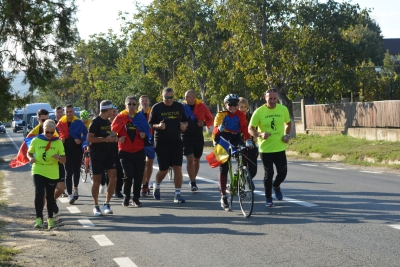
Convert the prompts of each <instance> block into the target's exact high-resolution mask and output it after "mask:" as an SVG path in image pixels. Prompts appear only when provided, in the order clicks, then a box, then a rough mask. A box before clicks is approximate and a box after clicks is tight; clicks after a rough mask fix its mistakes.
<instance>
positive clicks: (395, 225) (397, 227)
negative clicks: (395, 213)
mask: <svg viewBox="0 0 400 267" xmlns="http://www.w3.org/2000/svg"><path fill="white" fill-rule="evenodd" d="M389 226H390V227H392V228H394V229H397V230H400V224H391V225H389Z"/></svg>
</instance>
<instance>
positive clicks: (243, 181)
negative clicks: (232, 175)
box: [238, 169, 254, 218]
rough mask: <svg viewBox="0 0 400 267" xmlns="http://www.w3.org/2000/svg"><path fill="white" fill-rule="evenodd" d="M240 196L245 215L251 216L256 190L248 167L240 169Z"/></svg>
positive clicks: (241, 207)
mask: <svg viewBox="0 0 400 267" xmlns="http://www.w3.org/2000/svg"><path fill="white" fill-rule="evenodd" d="M238 197H239V203H240V209H241V210H242V213H243V215H244V216H245V217H246V218H249V217H250V216H251V213H252V212H253V205H254V191H253V186H252V183H251V178H250V174H249V173H248V171H247V169H241V170H240V171H239V181H238Z"/></svg>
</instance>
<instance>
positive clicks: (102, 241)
mask: <svg viewBox="0 0 400 267" xmlns="http://www.w3.org/2000/svg"><path fill="white" fill-rule="evenodd" d="M92 238H93V239H94V240H96V242H97V243H98V244H99V245H100V246H101V247H104V246H113V245H114V243H113V242H111V240H110V239H108V238H107V237H106V235H94V236H92Z"/></svg>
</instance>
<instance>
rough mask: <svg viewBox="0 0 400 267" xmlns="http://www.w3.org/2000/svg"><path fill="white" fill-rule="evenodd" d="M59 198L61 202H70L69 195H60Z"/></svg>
mask: <svg viewBox="0 0 400 267" xmlns="http://www.w3.org/2000/svg"><path fill="white" fill-rule="evenodd" d="M57 199H58V200H60V202H61V203H68V202H69V201H68V198H67V197H59V198H57Z"/></svg>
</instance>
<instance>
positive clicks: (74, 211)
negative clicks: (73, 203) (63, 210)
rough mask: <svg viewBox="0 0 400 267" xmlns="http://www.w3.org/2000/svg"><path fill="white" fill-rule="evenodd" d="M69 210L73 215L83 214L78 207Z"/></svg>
mask: <svg viewBox="0 0 400 267" xmlns="http://www.w3.org/2000/svg"><path fill="white" fill-rule="evenodd" d="M67 209H68V210H69V212H71V213H81V211H80V210H79V209H78V208H77V207H67Z"/></svg>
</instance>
